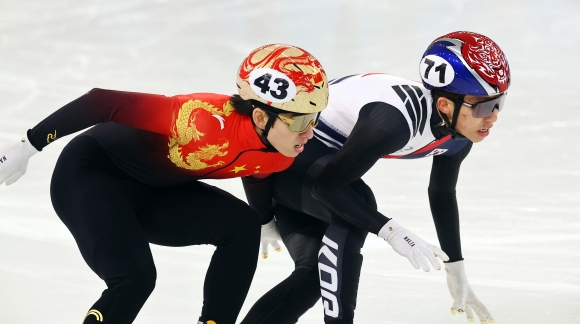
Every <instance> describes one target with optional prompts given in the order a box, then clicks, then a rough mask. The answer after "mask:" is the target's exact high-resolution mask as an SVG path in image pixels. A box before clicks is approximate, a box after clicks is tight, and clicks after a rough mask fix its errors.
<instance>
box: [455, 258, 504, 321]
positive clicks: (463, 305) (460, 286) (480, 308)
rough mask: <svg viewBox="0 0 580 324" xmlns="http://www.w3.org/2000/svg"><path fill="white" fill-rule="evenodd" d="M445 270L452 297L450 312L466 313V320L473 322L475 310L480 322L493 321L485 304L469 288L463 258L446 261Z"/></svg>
mask: <svg viewBox="0 0 580 324" xmlns="http://www.w3.org/2000/svg"><path fill="white" fill-rule="evenodd" d="M445 271H446V272H447V287H448V288H449V292H450V293H451V297H453V306H451V314H453V315H455V314H463V313H467V320H468V321H470V322H473V321H474V319H475V317H474V316H473V313H474V312H475V313H476V314H477V317H479V321H480V322H481V324H487V323H493V322H495V320H494V319H493V318H492V317H491V314H490V313H489V311H488V310H487V308H486V307H485V305H483V304H482V303H481V302H480V301H479V299H477V296H475V293H474V292H473V289H471V286H470V285H469V282H468V281H467V276H466V275H465V268H464V264H463V260H462V261H457V262H451V263H446V264H445Z"/></svg>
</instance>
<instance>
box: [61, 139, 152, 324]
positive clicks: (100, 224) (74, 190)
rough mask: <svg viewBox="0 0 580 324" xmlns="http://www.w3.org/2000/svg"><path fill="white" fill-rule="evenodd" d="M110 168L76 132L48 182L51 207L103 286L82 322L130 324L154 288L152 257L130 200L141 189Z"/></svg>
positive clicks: (91, 142) (100, 153)
mask: <svg viewBox="0 0 580 324" xmlns="http://www.w3.org/2000/svg"><path fill="white" fill-rule="evenodd" d="M115 172H116V169H115V166H114V164H113V163H112V161H110V160H109V159H108V157H107V154H106V153H105V152H104V151H103V150H102V149H101V148H100V146H99V145H98V142H96V141H95V140H94V139H92V138H90V137H83V136H81V137H77V138H75V139H73V141H71V142H70V143H69V145H68V146H67V147H66V148H65V150H64V151H63V153H62V154H61V156H60V158H59V161H58V163H57V165H56V168H55V172H54V174H53V178H52V182H51V198H52V202H53V206H54V208H55V211H56V212H57V214H58V216H59V217H60V218H61V220H62V221H63V223H64V224H65V225H66V226H67V227H68V228H69V230H70V231H71V233H72V234H73V236H74V238H75V240H76V243H77V245H78V247H79V250H80V252H81V254H82V256H83V258H84V259H85V261H86V262H87V264H88V265H89V267H90V268H91V269H92V270H93V271H94V272H95V273H96V274H97V275H98V276H99V277H100V278H101V279H103V280H104V281H105V282H106V284H107V289H106V290H105V291H104V292H103V294H102V295H101V298H100V299H99V300H98V301H97V302H96V303H95V304H94V305H93V306H92V307H91V308H90V309H89V311H88V313H87V314H86V316H85V319H84V323H86V324H89V323H100V324H104V323H109V324H111V323H132V322H133V320H134V319H135V317H136V316H137V314H138V312H139V310H140V309H141V307H142V306H143V304H144V303H145V301H146V300H147V298H148V297H149V295H150V294H151V292H152V290H153V288H154V287H155V279H156V272H155V266H154V264H153V258H152V256H151V252H150V250H149V244H148V242H147V239H146V237H145V235H144V234H143V233H142V231H141V228H140V226H139V223H138V221H137V217H136V215H135V213H134V206H133V205H132V203H131V201H132V199H133V196H134V195H137V194H138V193H139V192H141V191H143V190H144V188H143V186H142V185H141V184H137V183H134V182H131V181H128V180H127V179H123V177H120V176H119V175H118V174H115ZM79 315H80V314H79ZM79 317H80V316H79Z"/></svg>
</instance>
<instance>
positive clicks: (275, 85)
mask: <svg viewBox="0 0 580 324" xmlns="http://www.w3.org/2000/svg"><path fill="white" fill-rule="evenodd" d="M250 85H251V87H252V88H253V89H254V92H255V93H256V94H257V95H258V96H260V97H261V98H262V99H265V100H267V101H270V102H276V103H282V102H287V101H290V100H292V99H293V98H294V97H295V96H296V85H294V82H292V80H290V78H289V77H288V76H286V75H284V74H283V73H280V72H279V71H276V70H273V69H267V68H261V69H256V70H254V71H252V73H250Z"/></svg>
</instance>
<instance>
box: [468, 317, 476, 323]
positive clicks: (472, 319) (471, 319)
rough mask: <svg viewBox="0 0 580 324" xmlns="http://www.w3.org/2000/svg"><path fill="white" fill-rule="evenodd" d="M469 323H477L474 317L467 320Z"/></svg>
mask: <svg viewBox="0 0 580 324" xmlns="http://www.w3.org/2000/svg"><path fill="white" fill-rule="evenodd" d="M467 321H469V322H473V321H475V318H473V317H468V318H467Z"/></svg>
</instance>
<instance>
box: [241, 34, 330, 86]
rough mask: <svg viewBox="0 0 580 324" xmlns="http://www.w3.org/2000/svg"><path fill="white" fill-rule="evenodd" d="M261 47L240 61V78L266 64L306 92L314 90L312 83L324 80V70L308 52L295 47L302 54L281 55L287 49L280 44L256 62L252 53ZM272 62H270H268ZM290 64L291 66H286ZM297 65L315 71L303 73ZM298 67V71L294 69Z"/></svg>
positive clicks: (243, 78) (245, 78)
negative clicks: (309, 67)
mask: <svg viewBox="0 0 580 324" xmlns="http://www.w3.org/2000/svg"><path fill="white" fill-rule="evenodd" d="M267 46H270V45H266V46H263V47H267ZM263 47H260V48H259V49H257V50H255V51H254V52H252V53H251V54H250V55H249V56H248V57H247V58H246V59H245V60H244V62H243V63H242V67H241V68H240V78H242V80H247V79H248V78H249V75H250V73H251V72H252V70H254V69H255V68H257V67H261V66H265V65H266V66H268V65H269V67H270V68H271V69H274V70H276V71H280V72H282V73H284V74H285V75H286V76H288V77H289V78H290V80H292V82H294V84H295V85H296V87H297V88H298V87H301V88H302V89H304V90H303V91H306V92H308V93H310V92H312V91H313V90H314V85H315V84H318V83H320V82H322V81H324V77H323V73H324V70H323V69H322V65H321V64H320V62H318V60H316V59H314V58H313V57H312V56H311V55H310V54H308V52H306V51H304V50H303V49H301V48H299V47H295V46H294V47H295V48H297V49H299V50H301V51H302V54H300V55H298V56H288V55H283V54H282V53H283V52H284V51H286V50H287V49H288V47H286V46H280V47H278V48H276V49H275V50H273V51H272V52H270V53H269V54H268V55H266V56H265V57H264V58H262V59H261V60H259V61H257V62H253V59H254V55H255V54H256V53H257V52H259V51H260V50H261V49H262V48H263ZM271 61H272V63H271V64H270V62H271ZM289 66H292V68H288V67H289ZM299 66H312V67H313V69H314V70H315V71H316V73H305V72H303V71H301V70H300V67H299ZM296 68H298V70H299V71H296Z"/></svg>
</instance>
